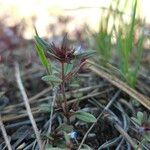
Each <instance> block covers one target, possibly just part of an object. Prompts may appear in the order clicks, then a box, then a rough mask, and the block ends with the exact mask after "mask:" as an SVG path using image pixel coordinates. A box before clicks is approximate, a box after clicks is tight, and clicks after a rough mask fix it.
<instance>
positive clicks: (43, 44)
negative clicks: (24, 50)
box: [34, 36, 50, 51]
mask: <svg viewBox="0 0 150 150" xmlns="http://www.w3.org/2000/svg"><path fill="white" fill-rule="evenodd" d="M34 39H35V42H36V43H38V44H39V46H40V47H41V48H42V49H43V51H47V50H48V49H49V47H50V46H49V44H48V43H47V42H46V41H45V40H43V39H42V38H40V37H39V36H35V37H34Z"/></svg>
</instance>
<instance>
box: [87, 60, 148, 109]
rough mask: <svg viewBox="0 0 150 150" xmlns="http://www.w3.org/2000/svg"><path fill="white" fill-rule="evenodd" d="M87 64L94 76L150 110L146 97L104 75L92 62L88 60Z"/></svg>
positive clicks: (119, 81)
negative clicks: (97, 76)
mask: <svg viewBox="0 0 150 150" xmlns="http://www.w3.org/2000/svg"><path fill="white" fill-rule="evenodd" d="M88 63H89V64H91V65H93V66H89V68H90V69H91V70H92V71H93V72H95V73H96V74H98V75H99V76H101V77H102V78H104V79H106V80H107V81H109V82H110V83H112V84H113V85H115V86H117V87H118V88H119V89H121V90H122V91H124V92H125V93H127V94H128V95H130V96H131V97H132V98H134V99H136V100H137V101H138V102H139V103H141V104H142V105H143V106H145V107H146V108H147V109H148V110H150V98H149V97H146V96H144V95H142V94H140V93H138V92H137V91H136V90H134V89H132V88H131V87H129V86H128V85H127V84H125V83H124V82H122V81H121V80H119V79H118V78H117V77H115V76H113V75H110V74H108V73H106V72H105V71H103V70H102V69H100V68H99V67H98V66H97V65H96V64H95V63H94V62H92V61H89V60H88ZM95 66H97V67H95Z"/></svg>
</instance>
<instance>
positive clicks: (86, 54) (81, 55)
mask: <svg viewBox="0 0 150 150" xmlns="http://www.w3.org/2000/svg"><path fill="white" fill-rule="evenodd" d="M93 54H95V51H94V50H86V51H84V52H81V53H79V54H76V58H77V59H82V58H83V59H84V58H89V57H91V56H92V55H93Z"/></svg>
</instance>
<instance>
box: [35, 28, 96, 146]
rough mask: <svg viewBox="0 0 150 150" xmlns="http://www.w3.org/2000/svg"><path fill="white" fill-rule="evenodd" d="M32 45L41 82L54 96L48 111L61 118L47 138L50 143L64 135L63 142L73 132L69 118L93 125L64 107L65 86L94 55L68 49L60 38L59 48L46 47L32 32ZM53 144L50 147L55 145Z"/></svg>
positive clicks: (78, 112) (89, 116) (89, 117)
mask: <svg viewBox="0 0 150 150" xmlns="http://www.w3.org/2000/svg"><path fill="white" fill-rule="evenodd" d="M35 44H36V50H37V53H38V55H39V59H40V61H41V63H42V64H43V66H44V67H45V68H46V71H47V75H45V76H43V77H42V80H44V81H45V82H47V83H48V84H50V85H51V86H52V87H53V92H54V93H55V94H56V96H55V98H56V104H55V105H54V108H50V111H52V109H54V111H57V110H58V111H57V113H59V114H60V117H63V118H64V119H63V124H61V125H60V126H58V127H57V128H56V129H55V131H54V132H55V135H54V132H53V133H51V135H49V136H52V137H51V138H50V139H51V141H53V142H54V139H56V137H57V136H58V135H59V134H60V131H61V132H62V131H63V133H64V132H65V134H64V138H65V139H67V135H66V132H67V133H68V134H69V135H70V133H71V132H73V127H72V125H71V122H70V117H72V116H74V117H75V118H77V119H80V120H82V121H85V122H95V121H96V118H95V117H94V116H93V115H92V114H90V113H88V112H83V111H81V110H73V109H72V110H70V108H71V106H69V105H68V103H67V101H68V100H67V97H66V86H67V84H69V83H70V82H71V79H73V78H74V77H75V76H76V74H77V72H78V71H79V69H80V68H81V67H82V66H83V65H84V64H85V62H86V61H85V60H86V59H87V58H88V57H90V56H91V55H92V54H93V53H94V52H93V51H91V50H86V51H81V50H76V49H74V48H71V47H70V46H69V44H68V39H67V35H65V36H64V38H63V41H62V44H61V45H55V44H54V43H51V44H49V43H47V42H46V41H44V40H43V39H42V38H40V37H39V36H38V33H37V31H36V36H35ZM68 86H69V85H68ZM58 93H59V94H58ZM44 107H45V108H46V111H47V112H49V111H48V109H47V106H45V105H44ZM62 125H63V127H62ZM59 136H60V135H59ZM68 141H69V140H68V139H67V142H66V143H69V142H68ZM54 143H55V142H54ZM54 143H53V145H55V144H56V143H55V144H54ZM56 145H57V144H56Z"/></svg>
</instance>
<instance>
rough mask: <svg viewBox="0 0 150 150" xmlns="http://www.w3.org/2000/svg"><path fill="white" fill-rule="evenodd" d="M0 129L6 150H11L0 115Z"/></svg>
mask: <svg viewBox="0 0 150 150" xmlns="http://www.w3.org/2000/svg"><path fill="white" fill-rule="evenodd" d="M0 128H1V131H2V135H3V137H4V140H5V143H6V146H7V148H8V150H12V148H11V145H10V142H9V139H8V135H7V132H6V130H5V127H4V124H3V122H2V118H1V114H0Z"/></svg>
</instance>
